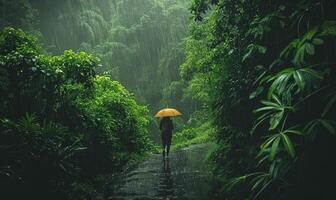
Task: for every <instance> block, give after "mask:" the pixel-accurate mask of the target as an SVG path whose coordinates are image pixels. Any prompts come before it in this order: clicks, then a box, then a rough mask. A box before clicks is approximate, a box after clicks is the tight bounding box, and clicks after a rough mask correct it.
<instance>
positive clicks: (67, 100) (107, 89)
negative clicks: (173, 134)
mask: <svg viewBox="0 0 336 200" xmlns="http://www.w3.org/2000/svg"><path fill="white" fill-rule="evenodd" d="M36 41H37V40H36V39H35V38H34V37H32V36H30V35H27V34H26V33H24V32H23V31H22V30H19V29H13V28H6V29H4V30H2V31H1V34H0V47H1V52H0V72H1V73H0V80H2V82H1V87H0V93H1V94H3V95H1V97H0V102H1V115H0V117H1V122H0V130H1V134H0V137H1V138H0V141H1V142H0V148H1V150H0V153H1V156H2V160H1V162H0V171H1V181H0V185H1V187H2V188H4V191H6V192H7V193H8V194H11V195H13V194H14V196H12V197H13V198H14V199H15V198H22V197H23V196H25V198H37V199H45V198H49V199H50V198H51V199H66V198H70V197H73V198H75V197H76V196H77V195H75V193H76V191H79V190H80V188H91V189H90V190H91V191H87V192H93V191H92V190H93V189H94V187H95V186H94V185H88V186H85V183H87V182H91V181H92V180H93V179H94V178H95V177H97V176H102V175H104V174H107V173H114V172H116V171H117V170H119V169H120V168H121V167H122V166H124V165H125V164H126V163H127V162H128V161H130V160H131V159H134V158H136V157H137V156H139V155H142V154H143V153H145V151H147V150H150V149H151V148H152V145H151V142H150V140H149V137H148V132H147V130H146V128H147V124H148V118H147V115H148V110H147V108H146V107H143V106H139V105H138V104H137V102H136V101H135V98H134V96H133V95H132V94H131V93H130V92H128V91H127V90H126V89H125V88H124V87H123V86H122V85H121V84H120V83H118V82H117V81H113V80H112V79H111V78H110V77H109V76H96V75H95V68H96V67H98V66H99V65H100V64H99V60H98V59H97V58H96V57H94V56H92V55H89V54H87V53H84V52H80V53H75V52H73V51H65V52H64V54H63V55H61V56H48V55H43V54H41V48H40V46H39V45H38V44H37V42H36ZM92 188H93V189H92ZM14 191H16V192H15V193H14ZM83 196H85V194H83Z"/></svg>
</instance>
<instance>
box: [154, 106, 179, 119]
mask: <svg viewBox="0 0 336 200" xmlns="http://www.w3.org/2000/svg"><path fill="white" fill-rule="evenodd" d="M180 115H182V114H181V113H180V112H179V111H178V110H176V109H174V108H165V109H162V110H160V111H159V112H158V113H156V115H155V117H176V116H180Z"/></svg>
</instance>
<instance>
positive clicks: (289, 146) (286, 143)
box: [281, 133, 295, 157]
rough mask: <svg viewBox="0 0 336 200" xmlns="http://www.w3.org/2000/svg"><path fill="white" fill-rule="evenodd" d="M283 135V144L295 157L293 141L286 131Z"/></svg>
mask: <svg viewBox="0 0 336 200" xmlns="http://www.w3.org/2000/svg"><path fill="white" fill-rule="evenodd" d="M281 136H282V140H283V144H284V146H285V149H286V151H287V152H288V153H289V155H290V156H291V157H294V156H295V150H294V146H293V143H292V141H291V140H290V139H289V137H288V136H287V135H286V134H284V133H281Z"/></svg>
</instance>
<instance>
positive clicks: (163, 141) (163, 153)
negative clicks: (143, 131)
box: [161, 132, 167, 157]
mask: <svg viewBox="0 0 336 200" xmlns="http://www.w3.org/2000/svg"><path fill="white" fill-rule="evenodd" d="M166 135H167V134H165V133H164V132H163V133H161V139H162V148H163V149H162V156H163V157H165V153H166V152H165V149H166V146H167V140H166Z"/></svg>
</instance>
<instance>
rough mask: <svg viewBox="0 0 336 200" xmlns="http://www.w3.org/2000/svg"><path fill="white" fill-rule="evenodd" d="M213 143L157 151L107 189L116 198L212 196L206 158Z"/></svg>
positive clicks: (192, 199) (190, 199)
mask: <svg viewBox="0 0 336 200" xmlns="http://www.w3.org/2000/svg"><path fill="white" fill-rule="evenodd" d="M210 145H211V144H201V145H195V146H192V147H189V148H185V149H182V150H179V151H175V152H172V153H171V155H170V157H169V158H168V159H163V158H162V156H161V155H159V154H155V155H152V156H150V157H149V158H147V159H146V160H145V161H144V162H142V163H140V164H139V165H138V166H137V167H136V168H135V169H133V170H128V172H126V173H125V174H123V175H120V176H119V177H118V181H117V183H116V184H113V185H112V186H111V187H110V188H108V190H107V191H106V193H105V195H104V196H105V199H113V200H161V199H162V200H172V199H174V200H210V199H211V198H210V197H209V194H208V184H207V181H206V178H207V176H208V175H209V172H208V169H207V167H206V163H205V161H204V158H205V156H206V154H207V151H208V149H209V147H210Z"/></svg>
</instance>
